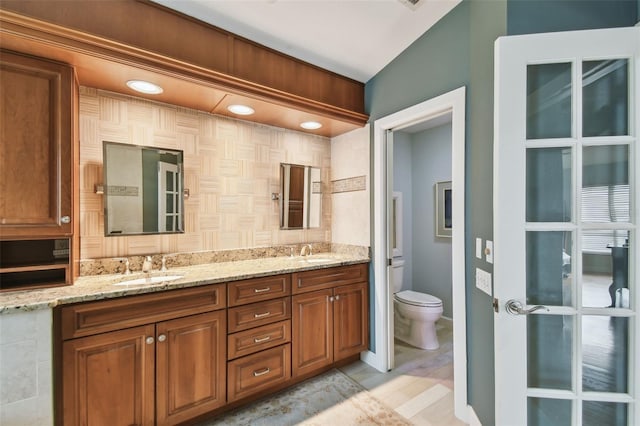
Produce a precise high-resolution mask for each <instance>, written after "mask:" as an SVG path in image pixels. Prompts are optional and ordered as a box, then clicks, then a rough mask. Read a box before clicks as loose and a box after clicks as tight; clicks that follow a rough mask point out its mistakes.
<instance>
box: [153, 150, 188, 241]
mask: <svg viewBox="0 0 640 426" xmlns="http://www.w3.org/2000/svg"><path fill="white" fill-rule="evenodd" d="M158 206H159V208H158V230H159V231H160V232H173V231H181V230H182V224H181V223H180V211H181V209H182V188H180V175H179V169H178V165H177V164H170V163H164V162H159V163H158Z"/></svg>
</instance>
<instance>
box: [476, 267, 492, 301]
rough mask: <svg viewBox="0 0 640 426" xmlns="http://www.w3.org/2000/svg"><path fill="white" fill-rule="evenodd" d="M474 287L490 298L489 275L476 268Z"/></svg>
mask: <svg viewBox="0 0 640 426" xmlns="http://www.w3.org/2000/svg"><path fill="white" fill-rule="evenodd" d="M476 287H478V288H479V289H480V290H482V291H484V292H485V293H487V294H488V295H489V296H491V273H489V272H487V271H483V270H482V269H480V268H476Z"/></svg>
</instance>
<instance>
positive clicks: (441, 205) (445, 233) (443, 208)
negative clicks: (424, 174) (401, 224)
mask: <svg viewBox="0 0 640 426" xmlns="http://www.w3.org/2000/svg"><path fill="white" fill-rule="evenodd" d="M452 201H453V199H452V192H451V181H450V180H448V181H442V182H436V211H435V216H436V237H449V238H451V229H452V216H451V204H452Z"/></svg>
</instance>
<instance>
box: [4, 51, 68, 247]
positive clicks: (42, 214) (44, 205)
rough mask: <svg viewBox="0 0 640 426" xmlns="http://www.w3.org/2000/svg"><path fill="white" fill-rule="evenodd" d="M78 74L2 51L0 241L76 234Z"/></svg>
mask: <svg viewBox="0 0 640 426" xmlns="http://www.w3.org/2000/svg"><path fill="white" fill-rule="evenodd" d="M74 86H75V84H74V74H73V70H72V68H71V67H69V66H68V65H65V64H61V63H57V62H51V61H46V60H41V59H37V58H33V57H27V56H22V55H19V54H14V53H11V52H7V51H3V50H0V93H2V96H0V239H2V240H7V239H27V238H45V237H69V236H71V235H72V234H73V221H74V220H75V219H76V218H74V214H73V210H72V209H73V202H72V196H73V168H74V158H75V156H74V152H75V148H74V144H73V138H74V134H75V131H74V128H75V127H74V120H75V119H74V117H73V111H74V109H73V108H74V90H75V89H74Z"/></svg>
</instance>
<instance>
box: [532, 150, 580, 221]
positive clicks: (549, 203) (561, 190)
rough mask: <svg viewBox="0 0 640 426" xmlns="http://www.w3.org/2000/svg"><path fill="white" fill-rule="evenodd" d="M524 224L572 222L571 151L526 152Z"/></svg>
mask: <svg viewBox="0 0 640 426" xmlns="http://www.w3.org/2000/svg"><path fill="white" fill-rule="evenodd" d="M526 167H527V171H526V185H527V186H526V191H527V197H526V220H527V222H570V221H571V148H535V149H528V150H527V165H526Z"/></svg>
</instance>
